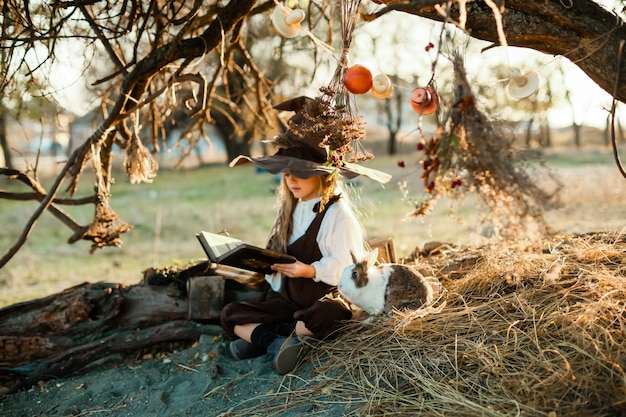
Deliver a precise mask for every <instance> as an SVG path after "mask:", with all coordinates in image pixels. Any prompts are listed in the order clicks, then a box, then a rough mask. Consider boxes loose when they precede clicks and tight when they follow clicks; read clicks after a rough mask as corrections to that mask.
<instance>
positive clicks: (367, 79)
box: [343, 65, 373, 94]
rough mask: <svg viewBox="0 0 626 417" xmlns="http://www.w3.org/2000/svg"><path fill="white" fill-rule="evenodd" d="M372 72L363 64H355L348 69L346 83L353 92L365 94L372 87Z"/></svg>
mask: <svg viewBox="0 0 626 417" xmlns="http://www.w3.org/2000/svg"><path fill="white" fill-rule="evenodd" d="M372 82H373V78H372V73H371V72H370V70H368V69H367V68H365V67H364V66H363V65H353V66H351V67H350V68H348V69H347V70H346V75H345V77H344V81H343V83H344V85H345V86H346V90H348V91H349V92H351V93H352V94H365V93H367V92H368V91H370V88H372Z"/></svg>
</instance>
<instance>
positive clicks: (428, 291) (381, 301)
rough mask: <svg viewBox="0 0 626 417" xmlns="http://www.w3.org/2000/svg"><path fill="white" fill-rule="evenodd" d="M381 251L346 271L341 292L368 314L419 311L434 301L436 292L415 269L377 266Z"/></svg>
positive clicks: (340, 283)
mask: <svg viewBox="0 0 626 417" xmlns="http://www.w3.org/2000/svg"><path fill="white" fill-rule="evenodd" d="M377 257H378V249H377V248H376V249H374V250H373V251H372V252H370V253H368V254H367V255H365V257H364V258H363V260H361V261H360V262H359V261H357V259H356V258H355V256H354V254H352V260H353V262H354V264H353V265H350V266H348V267H346V268H345V269H344V270H343V273H342V275H341V278H340V279H339V284H338V288H339V291H340V292H341V293H342V294H343V295H344V296H345V297H346V298H347V299H348V300H350V302H352V303H353V304H355V305H357V306H358V307H360V308H361V309H363V310H364V311H365V312H367V313H369V314H381V313H385V314H388V313H390V312H391V311H392V309H394V308H395V309H397V310H403V309H418V308H420V307H422V306H424V305H426V304H429V303H431V302H432V301H433V289H432V287H431V286H430V284H429V283H428V282H427V281H426V280H425V278H424V277H423V276H422V274H420V273H419V272H417V271H416V270H415V269H413V268H411V267H410V266H407V265H401V264H380V265H375V262H376V259H377Z"/></svg>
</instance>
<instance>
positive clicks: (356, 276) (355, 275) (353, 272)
mask: <svg viewBox="0 0 626 417" xmlns="http://www.w3.org/2000/svg"><path fill="white" fill-rule="evenodd" d="M358 277H359V273H358V272H356V271H352V278H353V279H357V278H358Z"/></svg>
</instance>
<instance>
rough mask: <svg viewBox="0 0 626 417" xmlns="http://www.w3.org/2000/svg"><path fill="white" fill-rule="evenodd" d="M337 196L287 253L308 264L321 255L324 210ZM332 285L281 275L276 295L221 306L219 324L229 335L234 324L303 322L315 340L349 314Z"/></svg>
mask: <svg viewBox="0 0 626 417" xmlns="http://www.w3.org/2000/svg"><path fill="white" fill-rule="evenodd" d="M335 201H337V199H331V201H329V202H328V204H327V205H326V207H325V208H324V211H322V212H321V213H318V214H317V215H316V216H315V218H314V219H313V221H312V222H311V225H310V226H309V228H308V229H307V231H306V232H305V233H304V234H303V235H302V236H301V237H300V238H299V239H297V240H296V241H295V242H293V243H292V244H291V245H289V246H288V247H287V253H288V254H289V255H292V256H295V257H296V259H298V260H299V261H301V262H303V263H306V264H311V263H313V262H315V261H318V260H320V259H321V258H322V252H321V251H320V249H319V246H318V245H317V240H316V238H317V234H318V232H319V229H320V226H321V224H322V220H323V218H324V214H326V209H327V208H328V207H330V205H331V204H333V203H334V202H335ZM338 294H339V292H338V290H337V287H336V286H331V285H328V284H326V283H323V282H316V281H314V280H312V279H308V278H287V277H285V278H283V285H282V288H281V292H280V297H274V298H270V299H267V300H265V301H241V302H233V303H230V304H227V305H226V306H224V308H223V309H222V315H221V322H222V326H223V327H224V329H225V330H226V332H227V333H228V335H229V336H230V337H231V338H236V335H235V334H234V332H233V328H234V327H235V325H237V324H247V323H262V324H268V325H272V324H275V325H280V324H283V323H292V322H294V321H302V322H304V324H305V326H306V327H307V329H309V330H310V331H311V332H312V333H313V335H314V336H315V337H317V338H319V339H322V338H326V337H329V336H330V335H331V334H332V333H333V332H335V331H336V330H337V329H338V328H339V327H341V325H342V323H341V322H342V321H344V320H348V319H350V318H351V317H352V312H351V310H350V308H349V307H348V305H347V304H346V303H345V302H343V301H342V300H341V299H340V298H338Z"/></svg>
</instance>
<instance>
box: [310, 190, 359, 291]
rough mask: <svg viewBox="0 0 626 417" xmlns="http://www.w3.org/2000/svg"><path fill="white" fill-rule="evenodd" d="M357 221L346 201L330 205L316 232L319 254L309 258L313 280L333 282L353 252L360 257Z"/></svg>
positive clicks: (335, 282) (335, 281)
mask: <svg viewBox="0 0 626 417" xmlns="http://www.w3.org/2000/svg"><path fill="white" fill-rule="evenodd" d="M364 238H365V237H364V232H363V228H362V226H361V224H360V223H359V221H358V220H357V218H356V216H355V215H354V213H353V212H352V210H351V209H350V207H349V206H348V204H347V203H345V202H344V201H342V200H339V201H337V202H336V203H334V204H332V205H330V206H329V207H328V209H327V212H326V214H325V215H324V219H323V221H322V224H321V226H320V230H319V232H318V234H317V244H318V246H319V248H320V251H321V252H322V258H321V259H320V260H319V261H316V262H313V263H312V264H311V265H313V267H314V268H315V278H314V279H315V281H321V282H325V283H326V284H330V285H337V283H339V278H341V273H342V272H343V270H344V269H345V268H346V266H348V265H351V264H352V256H351V255H350V252H353V253H354V255H355V256H356V257H357V259H361V258H362V257H363V255H364V252H365V249H364V246H363V243H364Z"/></svg>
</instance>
